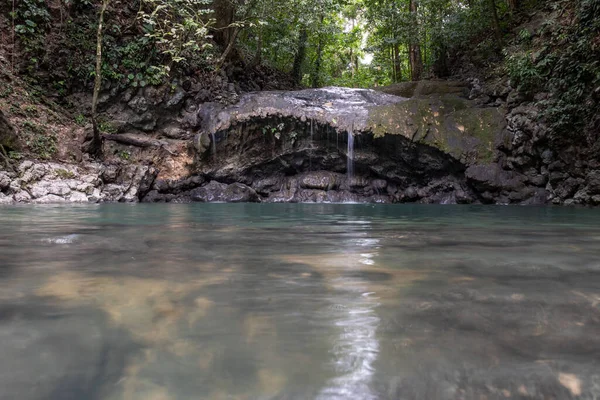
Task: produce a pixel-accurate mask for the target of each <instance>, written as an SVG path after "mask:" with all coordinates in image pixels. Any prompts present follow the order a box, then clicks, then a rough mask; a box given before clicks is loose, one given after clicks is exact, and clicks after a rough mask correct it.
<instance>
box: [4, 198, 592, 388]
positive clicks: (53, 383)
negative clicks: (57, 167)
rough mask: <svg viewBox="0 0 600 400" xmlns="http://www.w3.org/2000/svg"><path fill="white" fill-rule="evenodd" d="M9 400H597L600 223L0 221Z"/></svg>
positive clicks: (357, 211)
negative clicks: (524, 399) (0, 222)
mask: <svg viewBox="0 0 600 400" xmlns="http://www.w3.org/2000/svg"><path fill="white" fill-rule="evenodd" d="M0 217H1V219H2V221H3V229H2V231H0V275H1V276H2V280H1V281H0V352H2V354H3V356H4V357H3V358H2V360H1V361H0V387H1V388H2V390H1V391H0V399H2V400H4V399H15V398H19V399H61V400H64V399H84V398H85V399H103V400H104V399H109V400H121V399H123V400H129V399H132V400H133V399H135V400H137V399H140V400H141V399H190V398H195V399H211V400H212V399H227V400H230V399H239V400H244V399H253V400H254V399H280V400H283V399H290V400H291V399H319V400H328V399H330V400H335V399H348V398H356V399H390V400H391V399H481V398H487V399H504V398H534V399H545V398H556V399H568V398H590V399H591V398H594V396H596V397H599V398H600V374H599V373H598V372H597V371H600V365H599V364H600V353H599V352H598V351H599V350H598V349H600V295H599V293H600V262H599V259H598V248H599V246H598V245H599V244H600V213H599V212H597V211H594V210H578V211H574V210H570V209H523V208H477V207H474V208H471V207H410V206H409V207H386V206H377V207H372V206H339V205H311V206H307V205H266V206H265V205H245V204H244V205H192V206H184V205H181V206H168V205H148V206H145V205H139V206H133V207H132V206H126V205H106V206H100V207H97V206H94V207H84V206H81V207H11V208H0Z"/></svg>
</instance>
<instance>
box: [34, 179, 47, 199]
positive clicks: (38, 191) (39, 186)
mask: <svg viewBox="0 0 600 400" xmlns="http://www.w3.org/2000/svg"><path fill="white" fill-rule="evenodd" d="M48 185H49V183H48V182H45V181H44V182H36V183H34V184H33V185H32V186H31V189H30V192H31V195H32V196H33V198H35V199H37V198H38V197H44V196H46V195H47V194H48Z"/></svg>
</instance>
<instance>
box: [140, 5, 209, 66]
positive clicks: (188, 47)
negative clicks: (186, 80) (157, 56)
mask: <svg viewBox="0 0 600 400" xmlns="http://www.w3.org/2000/svg"><path fill="white" fill-rule="evenodd" d="M142 1H143V4H144V7H143V8H141V9H140V11H139V13H138V18H139V19H140V20H141V21H142V23H143V31H144V37H145V38H147V39H149V40H150V42H152V43H153V44H154V45H156V46H157V47H158V48H159V49H160V52H161V53H162V54H163V55H165V56H167V57H168V62H167V63H166V64H165V65H163V69H162V71H163V72H162V74H163V75H164V74H165V73H168V72H169V70H170V67H171V65H172V64H173V63H187V64H188V65H189V63H191V62H194V61H196V62H201V61H210V59H211V55H212V54H211V53H210V52H205V51H206V50H209V49H210V48H211V47H212V45H211V43H210V39H211V37H212V36H211V35H210V33H209V29H210V26H211V25H213V24H214V19H212V18H209V15H210V14H211V13H212V9H211V8H210V7H209V6H210V4H211V3H212V0H142ZM146 8H147V9H148V10H147V11H146ZM200 54H204V55H205V57H206V60H202V59H201V58H199V57H198V56H199V55H200ZM156 68H158V69H160V67H156ZM159 75H160V73H159Z"/></svg>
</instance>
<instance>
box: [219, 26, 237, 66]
mask: <svg viewBox="0 0 600 400" xmlns="http://www.w3.org/2000/svg"><path fill="white" fill-rule="evenodd" d="M240 30H241V28H240V27H235V28H234V29H233V35H231V37H230V38H229V44H227V47H226V48H225V51H223V54H221V57H219V59H218V60H217V63H216V67H217V69H219V68H221V66H222V65H223V63H224V62H225V60H227V57H228V56H229V53H231V51H232V50H233V47H234V46H235V41H236V39H237V35H238V34H239V33H240Z"/></svg>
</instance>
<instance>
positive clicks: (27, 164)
mask: <svg viewBox="0 0 600 400" xmlns="http://www.w3.org/2000/svg"><path fill="white" fill-rule="evenodd" d="M31 167H33V162H32V161H29V160H27V161H23V162H22V163H21V164H19V168H18V170H19V172H20V173H21V174H22V173H24V172H25V171H27V170H28V169H29V168H31Z"/></svg>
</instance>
